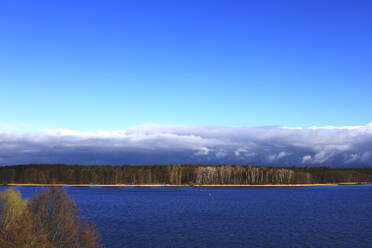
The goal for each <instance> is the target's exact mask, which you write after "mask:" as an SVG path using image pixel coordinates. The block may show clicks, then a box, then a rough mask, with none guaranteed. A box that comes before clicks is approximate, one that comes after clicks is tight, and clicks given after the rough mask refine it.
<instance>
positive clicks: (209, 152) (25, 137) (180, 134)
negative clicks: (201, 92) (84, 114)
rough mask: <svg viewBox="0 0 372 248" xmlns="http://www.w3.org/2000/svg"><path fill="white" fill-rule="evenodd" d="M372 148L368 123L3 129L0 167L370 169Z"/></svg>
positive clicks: (0, 136) (371, 130)
mask: <svg viewBox="0 0 372 248" xmlns="http://www.w3.org/2000/svg"><path fill="white" fill-rule="evenodd" d="M371 147H372V124H368V125H364V126H346V127H334V126H327V127H311V128H307V129H306V128H288V127H277V126H261V127H247V128H229V127H218V126H184V125H157V124H145V125H140V126H135V127H131V128H127V129H124V130H117V131H111V132H108V131H103V130H99V131H96V132H83V131H76V130H70V129H59V130H42V131H38V132H18V131H14V130H13V131H6V130H5V131H4V130H3V132H0V157H1V158H2V161H0V163H1V164H16V163H38V162H42V163H83V164H89V163H92V162H94V161H100V162H101V163H105V164H124V163H132V164H141V163H150V164H153V163H163V164H167V163H240V164H256V165H283V166H287V165H301V164H302V165H330V166H341V167H342V166H372V152H371Z"/></svg>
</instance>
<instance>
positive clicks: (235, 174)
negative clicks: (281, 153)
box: [0, 164, 372, 185]
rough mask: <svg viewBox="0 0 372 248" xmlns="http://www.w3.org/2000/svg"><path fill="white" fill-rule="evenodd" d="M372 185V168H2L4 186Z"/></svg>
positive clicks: (41, 166) (200, 166) (224, 166)
mask: <svg viewBox="0 0 372 248" xmlns="http://www.w3.org/2000/svg"><path fill="white" fill-rule="evenodd" d="M342 182H372V168H359V169H358V168H357V169H351V168H350V169H340V168H329V167H255V166H242V165H201V164H200V165H192V164H184V165H143V166H131V165H123V166H110V165H102V166H98V165H94V166H84V165H63V164H31V165H15V166H3V167H0V184H2V185H7V184H17V183H19V184H111V185H114V184H131V185H136V184H173V185H178V184H183V185H195V184H303V183H342Z"/></svg>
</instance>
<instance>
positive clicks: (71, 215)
mask: <svg viewBox="0 0 372 248" xmlns="http://www.w3.org/2000/svg"><path fill="white" fill-rule="evenodd" d="M0 247H4V248H5V247H7V248H18V247H19V248H52V247H53V248H98V247H102V246H101V245H100V242H99V237H98V234H97V232H96V229H95V226H94V225H92V224H90V223H88V222H87V221H85V220H84V219H82V218H81V217H80V215H79V213H78V209H77V207H76V205H75V202H74V201H72V200H71V199H69V197H68V195H67V193H66V192H65V191H64V190H62V189H60V188H58V187H50V188H47V189H44V190H42V191H41V192H40V193H39V194H38V195H35V197H34V198H33V199H31V200H30V201H26V200H23V199H22V197H21V193H20V192H19V191H16V190H14V189H12V188H10V189H8V190H6V191H3V192H0Z"/></svg>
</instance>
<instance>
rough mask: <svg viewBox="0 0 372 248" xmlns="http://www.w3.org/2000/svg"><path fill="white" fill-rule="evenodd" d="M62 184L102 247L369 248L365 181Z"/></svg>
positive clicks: (370, 207)
mask: <svg viewBox="0 0 372 248" xmlns="http://www.w3.org/2000/svg"><path fill="white" fill-rule="evenodd" d="M5 188H6V187H4V186H2V187H0V190H3V189H5ZM16 188H17V189H19V190H20V191H21V192H22V194H23V196H24V197H26V198H30V197H32V195H33V194H34V193H35V192H37V191H39V190H40V188H39V187H16ZM66 189H67V191H68V193H69V195H70V196H71V197H73V198H74V199H75V200H76V201H77V203H78V205H79V207H80V209H81V211H82V214H83V215H85V216H87V217H89V218H90V219H92V220H94V221H95V223H96V224H97V227H98V230H99V233H100V235H101V237H102V240H103V243H104V245H105V246H106V247H107V248H116V247H117V248H119V247H120V248H121V247H141V248H142V247H159V248H160V247H162V248H163V247H172V248H174V247H224V248H225V247H229V248H230V247H372V185H357V186H317V187H289V188H192V187H169V188H168V187H154V188H137V187H123V188H121V187H120V188H119V187H117V188H116V187H115V188H109V187H106V188H104V187H84V188H79V187H66Z"/></svg>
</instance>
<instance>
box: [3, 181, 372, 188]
mask: <svg viewBox="0 0 372 248" xmlns="http://www.w3.org/2000/svg"><path fill="white" fill-rule="evenodd" d="M359 184H366V183H354V182H345V183H325V184H252V185H247V184H203V185H198V184H195V185H188V184H185V185H183V184H33V183H27V184H21V183H9V184H8V186H34V187H40V186H59V187H311V186H338V185H359Z"/></svg>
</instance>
